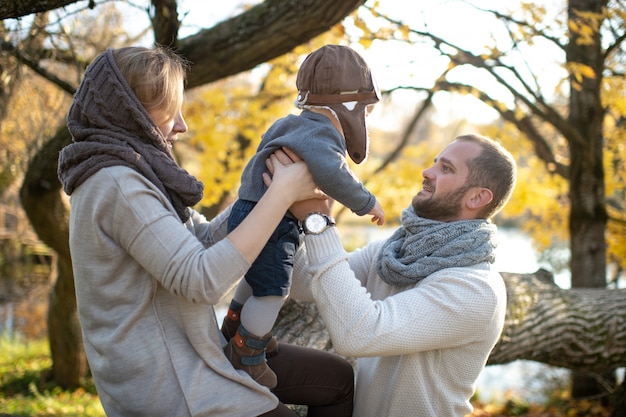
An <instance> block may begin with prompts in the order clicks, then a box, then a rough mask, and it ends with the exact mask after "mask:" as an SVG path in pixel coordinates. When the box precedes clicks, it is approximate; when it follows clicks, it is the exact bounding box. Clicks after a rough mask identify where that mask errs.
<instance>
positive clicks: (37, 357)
mask: <svg viewBox="0 0 626 417" xmlns="http://www.w3.org/2000/svg"><path fill="white" fill-rule="evenodd" d="M51 365H52V361H51V360H50V351H49V347H48V342H47V340H45V339H44V340H30V339H28V340H27V339H24V338H22V337H19V336H15V335H7V334H0V416H2V415H7V414H8V415H12V416H26V417H40V416H66V417H74V416H75V417H79V416H80V417H105V413H104V410H103V409H102V405H101V404H100V401H99V399H98V395H97V393H96V389H95V387H94V385H93V382H92V381H91V380H88V381H86V382H85V384H84V385H83V386H82V387H79V388H77V389H74V390H63V389H61V388H59V387H58V386H56V385H54V384H53V383H50V382H45V379H46V378H45V375H46V374H47V372H48V371H49V369H50V367H51ZM548 385H549V384H548ZM546 388H549V389H550V393H549V395H547V396H546V398H547V400H546V402H545V404H529V403H526V402H524V401H523V400H519V399H515V398H514V395H512V394H511V395H510V396H509V395H506V396H505V398H503V401H500V402H499V403H497V404H495V403H493V404H484V403H481V402H480V401H478V400H474V401H473V405H474V408H475V409H474V412H473V413H472V414H471V415H470V416H468V417H512V416H519V417H610V416H611V414H612V413H611V412H610V410H609V409H607V408H605V407H602V406H601V405H599V404H598V402H589V401H574V400H572V399H570V398H568V396H567V387H566V386H560V387H557V386H554V385H552V386H549V387H546ZM2 413H5V414H2Z"/></svg>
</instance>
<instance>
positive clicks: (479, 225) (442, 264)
mask: <svg viewBox="0 0 626 417" xmlns="http://www.w3.org/2000/svg"><path fill="white" fill-rule="evenodd" d="M495 237H496V226H495V225H494V224H493V223H491V222H490V221H488V220H484V219H477V220H459V221H455V222H441V221H436V220H429V219H424V218H421V217H419V216H418V215H417V214H415V211H413V207H412V206H409V207H408V208H406V209H405V210H404V211H403V212H402V226H401V227H400V228H398V230H396V231H395V232H394V233H393V235H391V237H389V239H387V241H386V242H385V244H384V246H383V248H382V250H381V253H380V257H379V259H378V274H379V275H380V277H381V278H382V279H383V281H385V282H386V283H388V284H391V285H396V286H405V285H410V284H416V283H417V282H419V281H421V280H422V279H424V278H426V277H427V276H428V275H430V274H432V273H434V272H437V271H439V270H441V269H444V268H450V267H464V266H469V265H474V264H477V263H480V262H484V261H488V262H490V263H493V262H494V260H495V254H494V250H495V248H496V240H495Z"/></svg>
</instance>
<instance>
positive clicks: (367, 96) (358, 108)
mask: <svg viewBox="0 0 626 417" xmlns="http://www.w3.org/2000/svg"><path fill="white" fill-rule="evenodd" d="M296 86H297V88H298V98H297V100H296V103H297V105H298V106H299V107H303V106H306V105H310V106H325V107H329V108H330V109H332V110H333V111H334V112H335V114H336V115H337V117H338V118H339V123H340V124H341V128H342V129H343V134H344V136H345V139H346V148H347V151H348V154H349V155H350V158H352V160H353V161H354V162H356V163H357V164H358V163H361V162H362V161H363V160H364V159H365V158H366V157H367V153H368V148H369V139H368V136H367V126H366V124H365V117H366V112H367V106H368V105H370V104H374V103H376V102H378V101H379V100H380V93H379V91H378V87H377V86H376V82H375V81H374V79H373V77H372V73H371V71H370V68H369V66H368V65H367V63H366V62H365V61H364V60H363V58H362V57H361V56H360V55H359V54H358V53H357V52H356V51H354V50H353V49H352V48H350V47H348V46H342V45H326V46H323V47H321V48H320V49H318V50H316V51H314V52H312V53H311V54H309V56H307V57H306V59H305V60H304V62H303V63H302V65H301V66H300V69H299V71H298V76H297V78H296ZM344 103H348V104H344Z"/></svg>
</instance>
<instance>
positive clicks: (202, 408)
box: [59, 47, 353, 417]
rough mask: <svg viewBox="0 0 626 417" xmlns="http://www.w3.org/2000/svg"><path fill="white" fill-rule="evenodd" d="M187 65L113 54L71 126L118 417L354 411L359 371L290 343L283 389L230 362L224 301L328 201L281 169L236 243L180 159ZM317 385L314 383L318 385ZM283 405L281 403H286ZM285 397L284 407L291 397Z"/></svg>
mask: <svg viewBox="0 0 626 417" xmlns="http://www.w3.org/2000/svg"><path fill="white" fill-rule="evenodd" d="M184 78H185V65H184V62H183V61H182V60H181V59H180V58H179V57H177V56H176V55H175V54H174V53H173V52H171V51H169V50H168V49H166V48H162V47H156V48H153V49H150V48H142V47H129V48H121V49H117V50H113V49H108V50H107V51H105V52H104V53H102V54H101V55H99V56H98V57H97V58H96V59H95V60H94V62H93V63H92V64H91V65H90V66H89V68H88V69H87V71H86V73H85V75H84V79H83V81H82V83H81V85H80V87H79V89H78V91H77V93H76V96H75V99H74V102H73V103H72V106H71V108H70V111H69V113H68V118H67V125H68V129H69V130H70V132H71V134H72V136H73V139H74V143H72V144H71V145H69V146H67V147H66V148H64V149H63V150H62V151H61V154H60V158H59V178H60V179H61V181H62V183H63V186H64V189H65V191H66V193H67V194H69V195H71V200H70V201H71V211H70V250H71V254H72V264H73V268H74V276H75V281H76V297H77V302H78V313H79V317H80V321H81V325H82V329H83V337H84V343H85V351H86V353H87V358H88V360H89V364H90V368H91V371H92V374H93V377H94V381H95V383H96V387H97V389H98V393H99V395H100V399H101V401H102V404H103V406H104V409H105V411H106V413H107V415H108V416H160V415H162V416H168V417H170V416H229V417H232V416H257V415H265V416H295V413H293V412H292V411H291V410H289V409H288V408H287V407H285V406H284V405H283V403H297V404H305V405H309V415H311V416H314V415H324V416H350V415H351V413H352V394H353V374H352V367H351V366H350V365H349V363H347V362H346V361H344V360H343V359H341V358H339V357H338V356H336V355H332V354H329V353H326V352H321V351H317V350H314V349H306V348H301V347H297V346H290V345H284V344H281V345H280V348H279V350H278V353H277V354H276V355H275V356H274V357H272V358H270V359H269V360H268V363H269V365H270V366H271V367H272V369H274V372H276V374H277V375H278V386H277V387H276V388H275V389H274V390H273V391H272V392H271V391H270V390H268V389H267V388H265V387H263V386H261V385H259V384H257V383H255V382H254V381H253V380H252V379H251V378H250V377H249V376H248V375H247V374H246V373H245V372H243V371H237V370H235V369H234V368H233V367H232V365H231V364H230V362H229V361H228V360H227V359H226V357H225V355H224V352H223V347H224V345H225V340H224V338H223V336H222V333H221V331H220V329H219V327H218V324H217V321H216V318H215V312H214V309H213V305H214V304H216V303H217V302H218V301H219V300H220V299H221V298H222V296H223V295H224V294H225V293H226V292H227V291H228V290H229V289H230V288H232V287H233V285H235V283H236V282H237V281H238V280H239V278H240V277H241V276H242V275H244V274H245V272H246V271H247V269H248V268H249V266H250V264H251V263H252V262H253V261H254V259H255V258H256V257H257V255H258V254H259V252H260V251H261V249H262V247H263V246H264V244H265V243H266V241H267V239H268V238H269V236H270V235H271V233H272V231H273V230H274V228H275V227H276V225H277V224H278V222H279V220H280V219H281V218H282V216H283V215H284V214H285V212H286V210H287V209H288V207H289V206H290V205H291V204H292V203H294V202H296V201H300V200H303V199H307V198H311V197H317V198H320V197H322V196H321V195H320V192H319V191H317V190H316V187H315V184H314V183H313V181H312V179H311V176H310V174H309V172H308V170H307V168H306V166H305V165H304V164H303V163H297V164H293V165H290V166H284V167H283V166H282V165H280V164H279V166H278V167H277V170H276V171H275V172H274V176H273V182H272V185H271V186H269V188H268V190H267V192H266V194H265V196H264V197H263V199H262V200H261V201H260V202H259V204H258V205H257V207H256V208H255V209H254V211H253V212H252V213H251V215H250V216H248V218H246V220H244V222H242V224H241V225H240V226H239V227H237V228H236V229H235V230H233V231H232V232H231V233H229V234H228V235H227V234H226V220H227V217H228V211H225V212H224V213H222V214H220V215H218V216H217V217H216V218H215V219H214V220H213V221H211V222H207V221H206V220H205V219H204V217H202V216H201V215H200V214H199V213H198V212H196V211H194V210H192V209H190V208H189V207H191V206H193V205H195V204H196V203H197V202H198V201H200V199H201V197H202V192H203V186H202V184H201V183H200V182H199V181H198V180H196V179H195V178H194V177H193V176H191V175H189V174H188V173H187V172H186V171H185V170H183V169H181V168H180V167H179V166H178V165H177V164H176V162H175V161H174V158H173V155H172V146H173V144H174V143H175V142H176V140H177V139H178V135H179V134H181V133H184V132H185V131H186V130H187V125H186V124H185V121H184V119H183V116H182V114H181V108H182V102H183V89H184ZM311 387H315V388H311ZM277 396H278V398H277ZM279 399H280V400H281V401H282V402H279Z"/></svg>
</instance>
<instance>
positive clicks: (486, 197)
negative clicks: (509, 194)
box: [467, 187, 493, 210]
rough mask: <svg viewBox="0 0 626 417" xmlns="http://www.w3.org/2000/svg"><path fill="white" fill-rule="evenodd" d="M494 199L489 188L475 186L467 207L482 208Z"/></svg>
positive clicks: (471, 208)
mask: <svg viewBox="0 0 626 417" xmlns="http://www.w3.org/2000/svg"><path fill="white" fill-rule="evenodd" d="M491 200H493V193H492V192H491V190H490V189H489V188H483V187H474V188H472V189H471V190H470V195H469V199H468V200H467V208H469V209H470V210H481V209H482V208H483V207H485V206H486V205H487V204H489V203H491Z"/></svg>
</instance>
